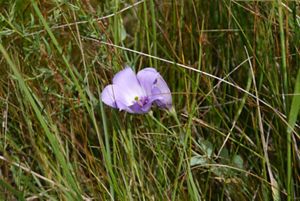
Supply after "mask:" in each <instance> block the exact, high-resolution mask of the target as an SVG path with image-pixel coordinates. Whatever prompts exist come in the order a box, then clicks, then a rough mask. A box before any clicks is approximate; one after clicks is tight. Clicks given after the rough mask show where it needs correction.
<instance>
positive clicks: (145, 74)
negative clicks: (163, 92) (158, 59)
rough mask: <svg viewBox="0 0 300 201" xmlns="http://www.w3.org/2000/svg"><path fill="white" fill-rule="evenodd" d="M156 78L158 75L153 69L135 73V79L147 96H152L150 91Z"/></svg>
mask: <svg viewBox="0 0 300 201" xmlns="http://www.w3.org/2000/svg"><path fill="white" fill-rule="evenodd" d="M158 76H160V75H159V73H158V72H157V71H156V70H155V69H154V68H144V69H143V70H141V71H139V72H138V73H137V79H138V80H139V82H140V84H141V86H142V87H143V88H144V90H145V92H146V94H147V95H148V96H150V95H151V94H152V92H151V91H152V88H153V85H154V82H155V81H156V79H157V77H158Z"/></svg>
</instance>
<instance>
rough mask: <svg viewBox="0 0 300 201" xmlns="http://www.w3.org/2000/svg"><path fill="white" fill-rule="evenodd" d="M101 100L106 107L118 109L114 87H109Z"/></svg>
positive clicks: (105, 89) (102, 94) (104, 91)
mask: <svg viewBox="0 0 300 201" xmlns="http://www.w3.org/2000/svg"><path fill="white" fill-rule="evenodd" d="M101 100H102V102H104V103H105V104H106V105H109V106H110V107H113V108H117V105H116V100H115V95H114V90H113V85H111V84H110V85H107V86H106V87H105V88H104V89H103V91H102V93H101Z"/></svg>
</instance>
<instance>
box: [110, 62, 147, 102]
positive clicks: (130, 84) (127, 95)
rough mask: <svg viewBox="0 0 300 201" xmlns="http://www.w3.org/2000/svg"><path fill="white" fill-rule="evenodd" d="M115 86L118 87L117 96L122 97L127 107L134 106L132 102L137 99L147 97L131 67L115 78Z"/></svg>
mask: <svg viewBox="0 0 300 201" xmlns="http://www.w3.org/2000/svg"><path fill="white" fill-rule="evenodd" d="M113 84H114V85H116V86H118V94H117V95H118V96H119V97H122V99H123V101H124V104H125V105H127V106H130V105H132V104H133V103H132V101H134V100H135V98H136V97H144V96H146V93H145V91H144V89H143V88H142V87H141V85H140V83H139V81H138V79H137V77H136V74H135V73H134V72H133V71H132V69H131V68H130V67H126V68H125V69H124V70H121V71H120V72H118V73H117V74H116V75H115V76H114V78H113ZM119 89H120V90H119Z"/></svg>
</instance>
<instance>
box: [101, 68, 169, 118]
mask: <svg viewBox="0 0 300 201" xmlns="http://www.w3.org/2000/svg"><path fill="white" fill-rule="evenodd" d="M101 100H102V101H103V102H104V103H105V104H106V105H109V106H111V107H113V108H117V109H119V110H120V111H121V110H125V111H127V112H129V113H138V114H143V113H147V112H149V110H150V108H151V106H152V104H153V103H154V104H156V105H157V106H159V107H161V108H166V109H170V108H171V107H172V97H171V92H170V89H169V87H168V85H167V83H166V82H165V80H164V79H163V78H162V76H161V75H160V74H159V73H158V72H157V71H156V70H155V69H154V68H145V69H143V70H141V71H139V72H138V73H137V75H136V74H135V73H134V72H133V71H132V69H131V68H130V67H126V68H125V69H124V70H121V71H120V72H118V73H117V74H116V75H115V76H114V78H113V81H112V84H110V85H108V86H106V87H105V88H104V89H103V91H102V94H101Z"/></svg>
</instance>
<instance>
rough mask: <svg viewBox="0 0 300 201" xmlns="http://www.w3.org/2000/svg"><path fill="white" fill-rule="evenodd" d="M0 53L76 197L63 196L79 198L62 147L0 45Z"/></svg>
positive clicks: (69, 194) (77, 189)
mask: <svg viewBox="0 0 300 201" xmlns="http://www.w3.org/2000/svg"><path fill="white" fill-rule="evenodd" d="M0 51H1V52H2V54H3V56H4V58H5V60H6V61H7V63H8V65H9V66H10V68H11V70H12V71H13V73H14V76H15V77H16V79H17V80H18V84H19V86H20V88H21V90H22V92H23V93H24V97H25V98H26V99H27V100H28V102H29V103H30V105H31V107H32V109H33V110H34V112H35V114H36V117H37V119H38V120H39V122H40V124H41V126H42V128H43V130H44V132H45V134H46V136H47V138H48V140H49V142H50V144H51V147H52V148H53V152H54V154H55V156H56V158H57V160H58V162H59V164H60V165H61V167H62V170H63V173H64V175H65V176H64V177H62V178H65V179H66V180H65V181H63V182H64V183H65V185H66V186H67V187H69V189H71V190H72V191H73V193H75V194H76V195H74V194H71V192H67V191H65V195H66V196H67V197H68V198H72V197H73V198H76V197H80V196H81V195H80V190H79V188H78V186H77V184H76V181H75V179H74V177H73V175H72V172H71V168H70V166H69V165H68V164H67V161H66V159H65V156H64V154H63V150H62V147H61V146H60V144H59V141H58V139H57V138H56V137H55V135H54V134H53V133H52V132H51V131H50V129H49V127H48V125H47V122H46V119H45V117H44V116H43V115H42V113H41V111H40V109H39V107H38V105H37V104H36V102H35V101H34V98H33V96H32V94H31V93H32V92H30V91H29V89H28V87H27V85H26V83H25V81H24V79H23V77H22V75H21V74H20V72H19V70H18V69H17V67H16V66H15V64H14V63H13V62H12V60H11V58H10V56H9V55H8V53H7V51H6V50H5V49H4V47H3V46H2V44H0Z"/></svg>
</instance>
